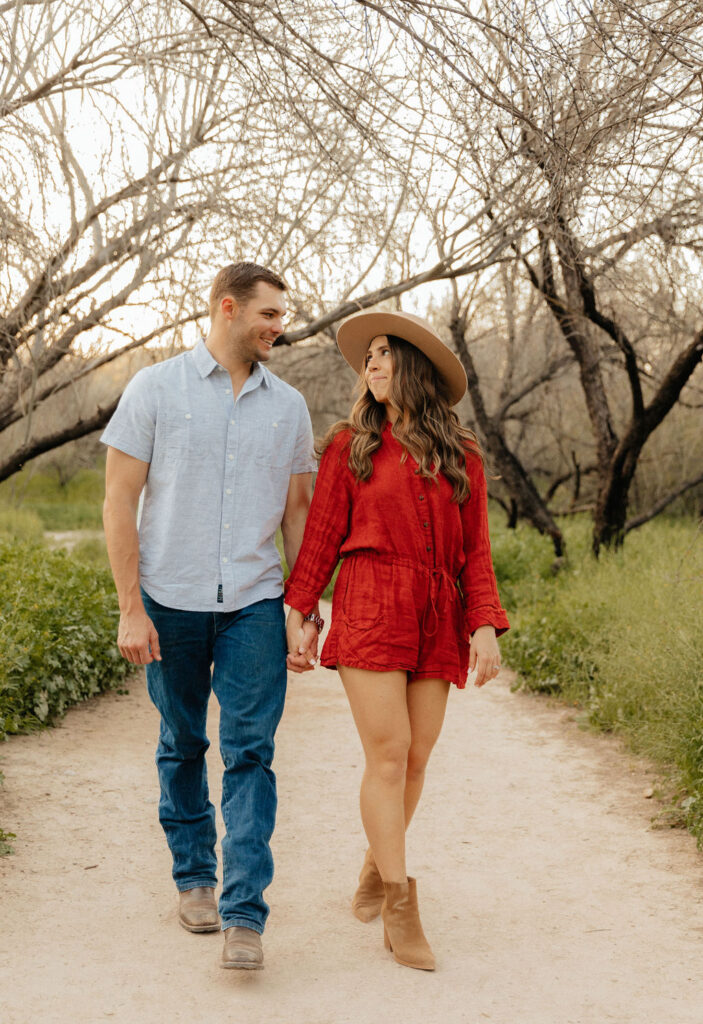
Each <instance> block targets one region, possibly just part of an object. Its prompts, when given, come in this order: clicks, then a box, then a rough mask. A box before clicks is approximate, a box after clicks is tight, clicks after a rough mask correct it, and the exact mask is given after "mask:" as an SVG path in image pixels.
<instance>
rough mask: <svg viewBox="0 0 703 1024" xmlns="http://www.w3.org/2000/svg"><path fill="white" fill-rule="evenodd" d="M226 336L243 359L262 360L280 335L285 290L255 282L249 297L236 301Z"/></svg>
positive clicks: (264, 359) (284, 306)
mask: <svg viewBox="0 0 703 1024" xmlns="http://www.w3.org/2000/svg"><path fill="white" fill-rule="evenodd" d="M233 312H234V315H233V317H232V322H231V325H230V338H231V340H232V343H233V345H234V346H235V348H236V350H237V354H238V356H239V358H240V359H242V360H243V361H244V362H260V361H263V362H265V361H266V360H267V359H268V358H269V356H270V355H271V349H272V348H273V343H274V341H275V340H276V338H277V337H278V336H279V334H283V318H284V317H285V315H286V312H287V309H286V302H285V292H282V291H281V289H280V288H276V287H275V285H272V284H268V282H266V281H257V282H256V286H255V288H254V291H253V292H252V294H251V297H250V298H249V299H248V300H247V301H246V302H243V303H236V304H235V306H234V310H233Z"/></svg>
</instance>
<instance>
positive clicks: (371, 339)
mask: <svg viewBox="0 0 703 1024" xmlns="http://www.w3.org/2000/svg"><path fill="white" fill-rule="evenodd" d="M337 344H338V345H339V348H340V351H341V353H342V355H343V356H344V358H345V359H346V360H347V362H348V363H349V364H350V365H351V366H352V367H353V368H354V369H355V370H357V371H358V372H359V383H358V389H359V398H358V400H357V401H356V403H355V405H354V407H353V408H352V411H351V414H350V417H349V420H348V421H345V422H341V423H337V424H336V425H335V426H334V427H332V428H331V430H330V431H329V432H328V434H327V436H326V437H325V439H324V441H323V442H322V445H321V454H322V459H321V462H320V470H319V474H318V477H317V482H316V485H315V494H314V497H313V501H312V505H311V507H310V513H309V515H308V520H307V524H306V528H305V536H304V539H303V544H302V547H301V550H300V553H299V555H298V558H297V560H296V563H295V569H294V571H293V573H292V574H291V576H290V578H289V580H288V582H287V585H286V603H287V604H289V605H290V606H291V610H290V613H289V616H288V647H289V651H291V652H295V653H300V652H301V651H302V650H303V648H302V647H301V646H300V645H301V642H302V637H303V631H302V624H303V621H305V619H312V620H313V621H318V619H319V616H317V610H316V609H317V602H318V599H319V597H320V595H321V593H322V591H323V590H324V588H325V586H326V585H327V583H328V582H329V580H330V578H331V576H332V573H333V571H334V568H335V566H336V565H337V562H338V560H339V558H340V557H341V558H342V566H341V569H340V572H339V577H338V579H337V583H336V585H335V590H334V597H333V604H332V624H331V627H330V631H329V635H328V637H327V640H326V642H325V645H324V647H323V650H322V656H321V662H322V664H323V665H325V666H327V667H328V668H335V667H336V668H337V669H338V671H339V674H340V676H341V678H342V682H343V684H344V688H345V690H346V693H347V697H348V699H349V703H350V705H351V710H352V714H353V717H354V721H355V723H356V727H357V729H358V731H359V736H360V738H361V742H362V746H363V748H364V753H365V757H366V767H365V771H364V776H363V781H362V785H361V801H360V802H361V816H362V821H363V825H364V829H365V831H366V835H367V838H368V841H369V850H368V852H367V854H366V859H365V861H364V865H363V868H362V871H361V874H360V876H359V888H358V889H357V892H356V894H355V896H354V899H353V902H352V906H353V909H354V912H355V914H356V916H357V917H358V918H360V919H361V920H362V921H370V920H371V919H372V918H374V917H376V916H377V915H378V913H379V912H380V913H381V915H382V918H383V923H384V940H385V945H386V948H387V949H390V950H392V952H393V954H394V956H395V959H396V960H397V961H398V962H399V963H401V964H404V965H406V966H408V967H417V968H421V969H424V970H433V969H434V965H435V961H434V956H433V954H432V950H431V949H430V947H429V944H428V942H427V939H426V938H425V936H424V933H423V930H422V925H421V923H420V918H419V913H418V909H417V892H416V885H415V880H414V879H412V878H408V876H407V873H406V865H405V830H406V828H407V826H408V824H409V822H410V819H411V818H412V815H413V812H414V811H415V808H416V806H417V803H418V800H419V798H420V793H421V791H422V785H423V780H424V775H425V767H426V765H427V762H428V759H429V756H430V753H431V751H432V748H433V746H434V744H435V742H436V740H437V737H438V736H439V732H440V729H441V726H442V721H443V718H444V710H445V706H446V702H447V694H448V692H449V687H450V685H451V684H452V683H453V684H454V685H456V686H457V687H459V688H460V689H461V688H463V687H464V686H465V685H466V678H467V672H468V670H469V669H471V670H472V671H473V670H475V671H476V677H475V684H476V686H483V684H484V683H485V682H487V681H488V680H489V679H492V678H493V677H494V676H495V675H496V674H497V673H498V670H499V668H500V654H499V650H498V644H497V641H496V636H497V635H499V634H500V633H503V632H504V631H505V630H506V629H507V628H508V620H507V618H506V615H505V612H504V611H503V609H502V608H501V605H500V601H499V598H498V593H497V589H496V583H495V576H494V573H493V566H492V563H491V553H490V542H489V538H488V524H487V508H486V481H485V475H484V471H483V462H482V459H481V455H480V450H479V447H478V444H477V442H476V439H475V437H474V435H473V434H472V433H471V432H470V431H468V430H466V429H464V428H462V427H461V426H460V424H459V420H458V418H457V416H456V414H455V413H454V412H453V411H452V409H451V406H452V405H455V404H456V403H457V402H458V401H459V399H460V398H461V397H462V395H463V394H464V391H465V390H466V375H465V373H464V370H463V367H462V365H461V363H460V362H459V360H458V359H457V358H456V356H455V355H454V354H453V353H452V352H451V351H450V350H449V349H448V348H447V347H446V346H445V345H444V343H443V342H442V340H441V339H440V338H439V336H438V335H437V334H436V333H435V332H434V330H433V329H432V328H431V327H430V325H429V324H428V323H427V322H426V321H424V320H421V319H420V318H419V317H415V316H413V315H412V314H409V313H366V312H364V313H357V314H355V315H354V316H352V317H350V318H349V319H348V320H346V321H345V322H344V323H343V324H342V325H341V327H340V328H339V332H338V336H337ZM318 628H321V620H319V621H318Z"/></svg>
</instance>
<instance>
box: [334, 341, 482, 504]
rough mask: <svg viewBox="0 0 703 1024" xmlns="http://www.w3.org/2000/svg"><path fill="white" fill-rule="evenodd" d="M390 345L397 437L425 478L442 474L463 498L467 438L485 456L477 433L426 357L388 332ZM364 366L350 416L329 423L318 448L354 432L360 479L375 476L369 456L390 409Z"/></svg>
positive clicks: (352, 457)
mask: <svg viewBox="0 0 703 1024" xmlns="http://www.w3.org/2000/svg"><path fill="white" fill-rule="evenodd" d="M388 343H389V347H390V350H391V354H392V356H393V378H392V380H391V387H390V395H389V399H390V404H391V406H392V407H393V408H394V409H395V410H396V411H397V413H398V416H397V418H396V421H395V423H394V424H393V427H392V428H391V429H392V432H393V436H394V437H395V438H396V439H397V440H398V441H400V443H401V444H402V445H403V447H404V448H405V449H406V451H408V452H409V453H410V454H411V455H412V457H413V458H414V459H415V461H416V462H417V464H418V467H419V468H418V472H419V473H420V475H421V476H424V477H428V478H429V479H431V480H436V479H437V476H438V474H439V473H443V474H444V476H445V477H446V478H447V480H448V481H449V483H450V484H451V485H452V489H453V492H454V493H453V495H452V498H453V500H454V501H456V502H462V501H465V500H466V499H467V498H468V497H469V494H470V487H469V478H468V476H467V474H466V456H465V446H466V445H467V442H468V446H469V447H470V448H471V449H472V450H473V451H474V452H476V454H477V455H478V456H479V457H481V458H483V455H482V452H481V448H480V446H479V443H478V440H477V439H476V435H475V434H474V433H473V431H471V430H469V429H468V428H467V427H462V425H461V423H460V422H459V418H458V416H457V415H456V413H455V412H454V410H453V409H452V408H451V406H450V405H449V392H448V389H447V386H446V384H445V383H444V380H443V379H442V377H441V376H440V375H439V373H438V372H437V370H436V369H435V367H434V365H433V364H432V363H431V362H430V360H429V359H428V358H427V356H426V355H425V354H424V353H423V352H421V351H420V350H419V349H418V348H415V346H414V345H411V344H409V342H407V341H403V339H402V338H397V337H395V336H394V335H392V334H389V335H388ZM364 370H365V361H364V367H362V370H361V373H360V374H359V379H358V381H357V383H356V388H355V390H356V393H357V395H358V397H357V399H356V401H355V402H354V405H353V406H352V409H351V412H350V414H349V419H347V420H340V421H339V422H338V423H335V424H334V425H333V426H332V427H330V429H329V430H328V431H327V433H326V434H325V436H324V438H323V439H322V441H320V442H318V444H317V446H316V452H317V454H318V456H321V455H322V453H323V452H324V451H325V449H326V448H327V447H328V446H329V444H330V443H331V441H332V440H333V439H334V438H335V437H336V436H337V434H339V433H340V431H342V430H350V431H351V434H352V439H351V443H350V446H349V468H350V469H351V471H352V472H353V474H354V476H355V477H356V478H357V480H368V479H369V477H370V476H371V473H372V472H373V463H372V461H371V456H372V455H373V453H374V452H375V451H378V449H379V448H380V447H381V435H382V433H383V428H384V426H385V423H386V407H385V405H384V404H383V403H382V402H377V401H376V399H375V398H374V397H373V395H372V394H371V391H370V390H369V387H368V385H367V383H366V378H365V376H364Z"/></svg>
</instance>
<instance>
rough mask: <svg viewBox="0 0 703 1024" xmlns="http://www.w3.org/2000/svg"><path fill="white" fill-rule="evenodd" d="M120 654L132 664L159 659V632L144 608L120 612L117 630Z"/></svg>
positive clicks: (145, 663) (147, 663)
mask: <svg viewBox="0 0 703 1024" xmlns="http://www.w3.org/2000/svg"><path fill="white" fill-rule="evenodd" d="M117 646H118V647H119V649H120V654H121V655H122V657H123V658H126V659H127V661H131V662H132V664H133V665H149V664H151V662H152V661H161V650H160V649H159V634H158V633H157V632H156V628H155V626H154V623H153V622H152V621H151V619H150V618H149V616H148V615H147V613H146V612H145V610H144V608H142V609H141V610H140V611H135V612H122V614H121V615H120V628H119V630H118V631H117Z"/></svg>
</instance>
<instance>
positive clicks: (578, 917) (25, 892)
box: [0, 669, 703, 1024]
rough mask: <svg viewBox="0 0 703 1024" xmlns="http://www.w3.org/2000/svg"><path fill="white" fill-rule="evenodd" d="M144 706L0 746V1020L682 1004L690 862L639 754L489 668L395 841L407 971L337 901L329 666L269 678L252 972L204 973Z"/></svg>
mask: <svg viewBox="0 0 703 1024" xmlns="http://www.w3.org/2000/svg"><path fill="white" fill-rule="evenodd" d="M214 714H215V708H214V707H213V717H214ZM156 724H157V723H156V716H155V713H154V711H153V709H152V708H151V706H150V704H149V701H148V699H147V698H146V696H145V693H144V688H143V686H142V685H140V683H139V682H135V683H134V685H133V686H132V690H131V693H130V694H129V696H117V695H114V696H108V697H105V698H102V699H99V700H96V701H93V702H90V703H88V704H86V705H84V706H81V707H79V708H77V709H76V710H75V711H73V712H71V713H70V714H69V716H68V717H67V718H66V720H65V722H64V723H63V725H62V726H61V727H60V728H58V729H55V730H50V731H47V732H44V733H42V734H39V735H35V736H29V737H19V738H15V739H13V740H11V741H10V742H9V743H7V744H5V745H4V746H3V747H2V748H0V765H1V766H2V768H3V770H4V772H5V775H6V783H5V787H4V791H3V792H2V796H1V797H0V800H1V801H2V804H1V807H0V821H1V822H2V825H3V826H4V827H5V828H8V829H12V830H13V831H15V832H17V833H18V835H19V839H18V841H17V843H16V853H15V854H14V856H12V857H8V858H5V859H4V860H2V861H0V977H1V980H0V1020H1V1021H2V1022H3V1024H30V1022H31V1024H48V1022H60V1024H68V1022H72V1024H73V1022H75V1024H96V1022H99V1021H115V1022H120V1024H122V1022H124V1024H161V1022H163V1024H181V1022H183V1024H185V1022H196V1024H201V1022H204V1024H220V1022H222V1024H225V1022H227V1024H229V1022H236V1024H378V1022H383V1024H400V1022H402V1024H435V1022H437V1024H440V1022H441V1024H445V1022H448V1024H485V1022H494V1024H604V1022H609V1021H614V1022H617V1024H629V1022H633V1024H634V1022H637V1024H650V1022H651V1024H662V1022H665V1021H671V1022H673V1024H701V1021H703V976H702V975H701V971H700V963H701V953H702V952H703V884H702V880H703V858H701V856H700V855H699V854H698V853H697V851H696V849H695V844H694V842H693V840H692V839H691V838H690V837H689V836H687V835H686V834H684V833H681V832H670V831H655V830H652V829H651V827H650V824H649V819H650V815H651V813H652V812H653V810H654V808H653V807H652V804H651V802H650V801H647V800H645V799H644V797H643V793H644V791H645V789H646V788H647V786H648V785H649V784H650V779H649V778H648V776H647V774H646V770H645V769H644V768H643V767H642V766H641V765H640V764H638V763H636V762H635V761H633V760H632V759H630V758H628V757H627V756H625V755H622V754H620V753H619V752H618V749H617V747H616V745H615V744H614V743H612V742H609V741H607V740H604V739H602V738H599V737H592V736H589V735H585V734H583V733H581V732H580V731H579V730H578V728H577V727H576V726H575V725H574V724H573V722H571V721H570V718H569V714H568V712H565V711H562V710H559V709H558V708H554V707H550V706H547V705H546V704H544V703H543V702H541V701H538V700H536V699H534V698H530V697H527V696H523V695H516V694H512V693H510V690H509V687H508V683H507V680H505V679H501V680H498V681H497V682H496V683H494V684H492V685H491V686H490V687H487V688H486V689H485V690H484V691H483V692H477V691H474V690H469V691H467V692H465V693H463V694H462V693H458V692H456V691H455V692H453V693H452V694H451V699H450V705H449V710H448V715H447V724H446V727H445V731H444V733H443V735H442V738H441V740H440V744H439V746H438V748H437V750H436V752H435V754H434V759H433V764H432V766H431V768H432V771H431V775H430V778H429V780H428V783H427V788H426V793H425V797H424V805H421V807H420V811H419V813H418V817H417V820H416V821H415V822H414V823H413V828H412V831H411V834H410V844H409V845H410V856H409V864H410V869H411V872H412V873H414V874H416V875H417V877H418V879H419V891H420V898H421V904H422V908H423V921H424V924H425V929H426V931H427V934H428V936H429V937H430V940H431V942H432V944H433V947H434V950H435V953H436V955H437V959H438V970H437V971H436V973H435V974H430V975H428V974H424V973H421V972H415V971H411V970H408V969H405V968H401V967H399V966H397V965H396V964H394V963H393V962H392V960H391V959H390V957H389V956H388V955H387V954H386V953H385V952H384V950H383V948H382V939H381V931H380V926H379V923H378V922H375V923H373V924H370V925H366V926H364V925H362V924H359V923H358V922H357V921H356V920H355V919H354V918H353V917H352V915H351V913H350V911H349V908H348V900H349V897H350V895H351V892H352V890H353V886H354V880H355V877H356V873H357V871H358V867H359V865H360V861H361V858H362V854H363V850H364V841H363V838H362V834H361V829H360V825H359V820H358V814H357V787H358V781H359V774H360V765H361V755H360V748H359V743H358V740H357V738H356V734H355V732H354V729H353V727H352V723H351V719H350V715H349V712H348V709H347V706H346V701H345V698H344V694H343V691H342V689H341V685H340V683H339V680H338V678H337V677H336V675H333V674H332V673H330V672H328V671H326V670H324V669H323V670H318V671H316V672H315V673H314V674H311V675H310V676H307V677H305V678H304V679H301V678H299V677H296V678H294V679H292V681H291V686H290V690H289V698H288V704H287V709H286V714H285V717H284V721H283V724H282V726H281V729H280V732H279V741H278V752H277V762H276V767H277V771H278V776H279V786H280V811H279V825H278V829H277V832H276V837H275V854H276V861H277V874H276V879H275V881H274V884H273V885H272V887H271V889H270V890H269V902H270V903H271V905H272V908H273V910H272V914H271V918H270V922H269V927H268V929H267V932H266V936H265V950H266V961H267V966H266V970H265V971H263V972H261V973H259V974H244V973H239V972H234V971H223V970H221V969H219V968H218V966H217V960H218V957H219V954H220V947H221V938H220V936H219V935H217V934H215V935H200V936H198V935H190V934H188V933H187V932H185V931H184V930H183V929H182V928H180V926H179V925H178V922H177V920H176V915H175V906H176V901H175V896H174V890H173V887H172V883H171V881H170V861H169V856H168V853H167V850H166V846H165V843H164V841H163V838H162V834H161V831H160V828H159V825H158V822H157V817H156V815H157V792H156V774H155V768H154V765H153V747H154V738H155V735H156ZM212 728H213V734H214V721H213V724H212ZM209 756H210V775H211V780H212V788H213V791H214V794H213V795H214V797H215V799H216V800H219V775H220V767H219V756H218V754H217V753H216V751H214V750H211V751H210V755H209Z"/></svg>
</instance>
